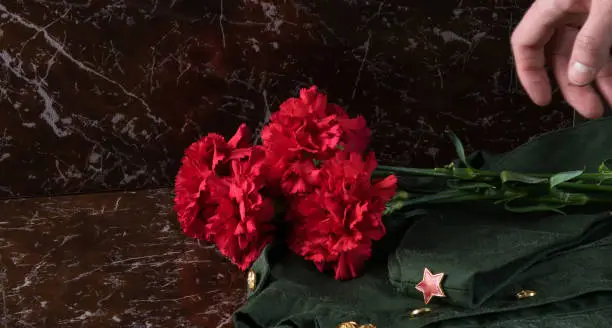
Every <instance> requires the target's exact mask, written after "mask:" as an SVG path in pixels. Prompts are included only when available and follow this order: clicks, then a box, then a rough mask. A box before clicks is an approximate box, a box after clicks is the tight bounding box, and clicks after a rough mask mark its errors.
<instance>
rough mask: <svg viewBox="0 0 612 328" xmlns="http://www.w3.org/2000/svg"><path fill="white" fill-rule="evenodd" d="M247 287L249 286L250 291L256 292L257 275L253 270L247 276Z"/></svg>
mask: <svg viewBox="0 0 612 328" xmlns="http://www.w3.org/2000/svg"><path fill="white" fill-rule="evenodd" d="M247 285H248V286H249V290H251V291H254V290H255V286H256V285H257V274H256V273H255V271H253V270H249V274H248V275H247Z"/></svg>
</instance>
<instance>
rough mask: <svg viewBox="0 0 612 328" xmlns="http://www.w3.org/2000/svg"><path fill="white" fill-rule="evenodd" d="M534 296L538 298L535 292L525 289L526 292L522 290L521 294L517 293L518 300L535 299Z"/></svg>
mask: <svg viewBox="0 0 612 328" xmlns="http://www.w3.org/2000/svg"><path fill="white" fill-rule="evenodd" d="M534 296H536V292H534V291H533V290H527V289H525V290H521V291H520V292H518V293H516V298H518V299H519V300H522V299H525V298H530V297H534Z"/></svg>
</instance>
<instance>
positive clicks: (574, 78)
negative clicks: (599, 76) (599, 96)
mask: <svg viewBox="0 0 612 328" xmlns="http://www.w3.org/2000/svg"><path fill="white" fill-rule="evenodd" d="M595 73H596V72H595V69H594V68H592V67H589V66H587V65H585V64H583V63H581V62H578V61H575V62H574V63H573V64H572V68H571V69H570V71H569V76H568V77H569V80H570V82H572V83H573V84H575V85H579V86H583V85H587V84H589V83H591V82H592V81H593V79H594V78H595Z"/></svg>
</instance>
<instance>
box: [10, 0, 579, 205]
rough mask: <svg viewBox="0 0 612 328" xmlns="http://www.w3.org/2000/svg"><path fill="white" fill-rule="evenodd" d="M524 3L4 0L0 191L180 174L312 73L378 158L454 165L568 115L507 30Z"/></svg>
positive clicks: (96, 186) (127, 184)
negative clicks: (187, 162) (533, 94)
mask: <svg viewBox="0 0 612 328" xmlns="http://www.w3.org/2000/svg"><path fill="white" fill-rule="evenodd" d="M531 2H532V1H529V0H481V1H476V0H471V1H470V0H464V1H458V0H452V1H451V0H438V1H432V0H402V1H400V0H393V1H377V0H371V1H357V0H334V1H330V0H284V1H282V0H214V1H213V0H165V1H160V0H1V1H0V67H1V68H0V198H10V197H20V196H32V195H51V194H66V193H79V192H89V191H99V190H108V189H139V188H148V187H158V186H169V185H171V184H172V180H173V176H174V174H175V172H176V170H177V168H178V163H179V159H180V157H181V154H182V150H183V148H184V147H186V146H187V145H188V144H189V143H190V142H192V141H194V140H195V139H196V138H198V136H200V135H203V134H205V133H207V132H210V131H218V132H221V133H223V134H230V133H232V132H233V130H234V129H235V128H236V127H237V126H238V124H239V123H240V122H243V121H244V122H247V123H248V124H249V125H250V126H251V127H252V128H254V129H257V128H258V127H260V126H261V122H262V120H263V119H264V117H265V116H266V114H267V113H269V112H270V111H273V110H275V108H276V107H277V106H278V104H279V103H280V102H281V101H282V100H283V99H285V98H287V97H290V96H294V95H296V92H297V90H298V89H299V88H301V87H304V86H308V85H311V84H317V85H319V86H320V88H322V89H323V90H325V91H327V92H328V93H330V97H331V99H332V100H333V101H335V102H338V103H340V104H343V105H344V106H346V107H347V108H348V110H349V111H350V112H351V113H353V114H357V113H360V114H363V115H365V117H366V118H367V120H368V121H369V124H370V126H371V128H372V129H373V133H374V135H375V141H374V147H375V149H376V150H377V152H378V156H379V157H380V158H381V159H383V160H385V161H393V162H399V163H404V164H410V165H417V166H431V165H443V164H446V162H447V161H449V160H450V159H451V158H453V156H454V153H453V149H452V146H451V145H450V143H449V142H448V141H447V139H446V137H445V136H444V135H443V132H444V130H446V129H451V130H453V131H455V132H456V133H457V134H458V135H460V136H461V138H462V139H464V140H465V142H466V144H467V145H468V147H469V149H475V148H483V147H484V148H488V149H491V150H495V151H502V150H506V149H508V148H510V147H513V146H516V145H517V144H519V143H521V142H523V141H525V140H527V139H528V138H530V137H531V136H533V135H535V134H538V133H541V132H544V131H548V130H551V129H554V128H557V127H560V126H565V125H568V124H569V122H570V120H571V109H570V108H569V107H567V106H565V105H563V104H562V103H561V102H560V101H559V99H558V95H557V100H556V101H555V104H554V105H553V106H551V107H550V108H544V109H541V108H538V107H536V106H534V105H532V104H531V103H530V102H529V100H528V98H527V97H526V95H525V93H524V92H523V91H522V90H521V87H520V85H519V82H518V80H517V78H516V75H515V73H514V71H513V66H512V58H511V56H510V50H509V36H510V33H511V31H512V29H513V27H514V26H515V25H516V23H517V22H518V21H519V19H520V18H521V15H522V13H523V12H524V10H525V9H526V8H527V6H528V5H529V4H530V3H531Z"/></svg>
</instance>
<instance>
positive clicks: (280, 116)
mask: <svg viewBox="0 0 612 328" xmlns="http://www.w3.org/2000/svg"><path fill="white" fill-rule="evenodd" d="M369 138H370V130H369V129H368V128H367V126H366V122H365V119H364V118H363V117H357V118H354V119H351V118H349V117H348V115H347V114H346V112H345V111H344V110H343V109H342V108H341V107H340V106H338V105H336V104H330V103H328V102H327V96H326V95H325V94H323V93H321V92H319V91H318V90H317V87H316V86H313V87H310V88H309V89H302V90H301V91H300V97H299V98H290V99H287V100H286V101H285V102H283V103H282V104H281V106H280V110H279V111H278V112H275V113H274V114H273V115H272V116H271V118H270V123H269V124H268V125H267V126H266V127H264V129H263V131H262V140H263V146H264V147H265V148H266V151H267V153H268V155H267V156H268V163H269V166H270V176H269V178H270V180H271V181H272V182H273V183H274V184H276V185H277V186H278V187H279V188H281V189H282V190H283V192H284V193H285V194H288V195H293V194H295V193H298V192H304V191H305V190H308V189H309V188H308V181H310V180H312V175H311V174H310V173H309V172H308V171H307V170H306V171H305V170H304V168H305V167H308V166H310V164H308V163H313V161H315V160H316V161H317V162H319V161H324V160H327V159H329V158H332V157H333V156H334V155H335V153H337V152H338V151H342V150H344V149H346V150H350V151H355V152H363V151H364V150H365V149H366V148H367V145H368V142H369ZM288 171H291V172H292V174H291V178H289V177H288V176H287V175H286V172H288ZM296 172H305V174H308V175H311V176H302V177H296V176H295V174H294V173H296ZM292 181H296V183H297V184H298V185H297V186H296V185H295V184H292Z"/></svg>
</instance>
